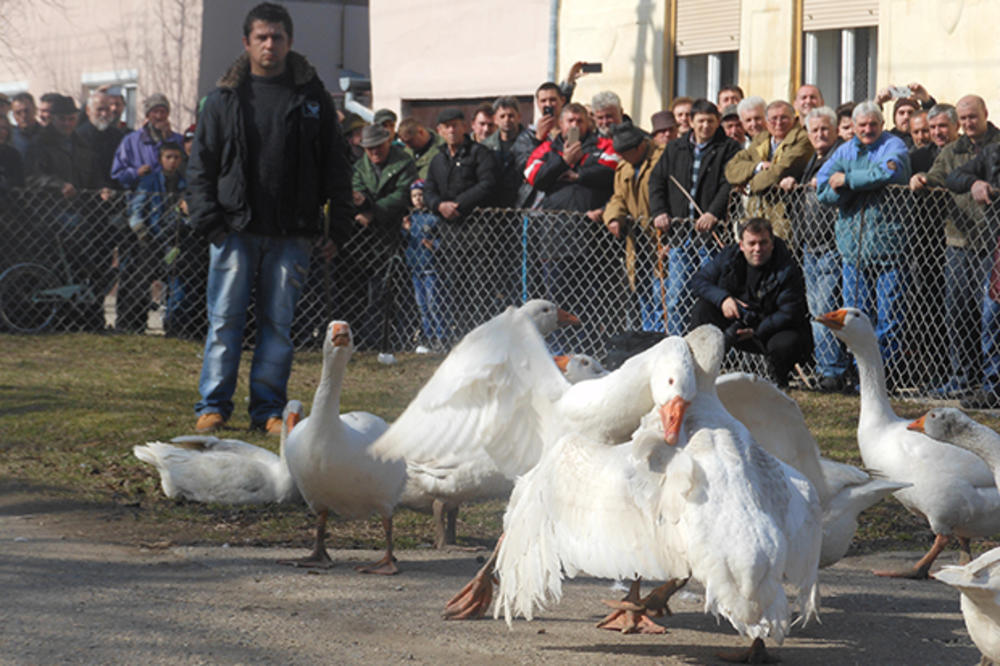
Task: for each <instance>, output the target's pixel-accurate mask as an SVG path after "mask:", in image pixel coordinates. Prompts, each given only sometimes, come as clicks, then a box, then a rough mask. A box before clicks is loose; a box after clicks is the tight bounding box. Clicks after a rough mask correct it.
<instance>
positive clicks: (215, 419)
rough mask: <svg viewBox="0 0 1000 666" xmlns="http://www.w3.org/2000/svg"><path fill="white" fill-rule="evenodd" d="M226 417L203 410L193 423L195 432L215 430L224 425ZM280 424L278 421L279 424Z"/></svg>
mask: <svg viewBox="0 0 1000 666" xmlns="http://www.w3.org/2000/svg"><path fill="white" fill-rule="evenodd" d="M225 423H226V419H224V418H222V414H218V413H216V412H205V413H204V414H202V415H200V416H199V417H198V422H197V423H195V425H194V430H195V432H202V433H205V432H215V431H216V430H218V429H220V428H221V427H222V426H223V425H225ZM278 425H281V423H280V421H279V424H278Z"/></svg>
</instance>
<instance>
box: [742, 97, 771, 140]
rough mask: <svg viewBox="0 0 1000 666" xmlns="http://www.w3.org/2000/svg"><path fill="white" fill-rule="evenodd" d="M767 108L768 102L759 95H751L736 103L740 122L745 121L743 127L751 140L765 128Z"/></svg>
mask: <svg viewBox="0 0 1000 666" xmlns="http://www.w3.org/2000/svg"><path fill="white" fill-rule="evenodd" d="M765 108H767V102H765V101H764V98H763V97H760V96H758V95H751V96H750V97H747V98H746V99H742V100H740V103H739V104H737V105H736V113H738V114H739V116H740V122H741V123H743V129H744V131H745V132H746V134H747V137H748V138H749V139H750V140H753V138H754V137H755V136H757V134H758V133H759V132H762V131H764V129H765V126H766V123H765V121H764V116H765V111H764V110H765ZM747 146H749V144H747ZM747 146H744V148H746V147H747Z"/></svg>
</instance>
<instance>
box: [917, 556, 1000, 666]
mask: <svg viewBox="0 0 1000 666" xmlns="http://www.w3.org/2000/svg"><path fill="white" fill-rule="evenodd" d="M932 575H933V576H934V578H936V579H938V580H939V581H941V582H942V583H947V584H948V585H951V586H952V587H954V588H955V589H957V590H958V591H959V592H961V593H962V600H961V602H960V603H961V608H962V617H963V618H965V627H966V629H968V630H969V637H970V638H971V639H972V642H973V643H975V644H976V647H977V648H979V651H980V652H982V653H983V659H982V661H980V664H984V665H986V664H998V663H1000V603H998V600H1000V548H994V549H993V550H988V551H986V552H985V553H983V554H982V555H980V556H979V557H977V558H976V559H974V560H972V561H971V562H969V563H968V564H966V565H964V566H960V567H956V566H945V567H942V568H941V570H940V571H936V572H934V573H933V574H932Z"/></svg>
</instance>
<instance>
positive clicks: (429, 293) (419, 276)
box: [410, 268, 448, 343]
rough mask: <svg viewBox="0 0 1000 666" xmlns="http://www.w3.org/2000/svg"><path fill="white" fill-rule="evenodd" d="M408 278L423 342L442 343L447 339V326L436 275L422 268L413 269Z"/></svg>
mask: <svg viewBox="0 0 1000 666" xmlns="http://www.w3.org/2000/svg"><path fill="white" fill-rule="evenodd" d="M410 278H411V280H412V281H413V297H414V299H415V300H416V302H417V308H418V309H419V310H420V328H421V330H422V331H423V334H424V341H425V342H428V343H431V342H444V341H445V340H446V339H447V338H448V325H447V323H446V322H445V318H444V304H443V303H442V302H441V300H442V299H441V293H440V286H439V285H438V276H437V273H436V272H434V271H433V270H425V269H422V268H419V269H413V272H412V273H411V274H410Z"/></svg>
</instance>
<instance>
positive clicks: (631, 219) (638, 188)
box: [604, 111, 672, 331]
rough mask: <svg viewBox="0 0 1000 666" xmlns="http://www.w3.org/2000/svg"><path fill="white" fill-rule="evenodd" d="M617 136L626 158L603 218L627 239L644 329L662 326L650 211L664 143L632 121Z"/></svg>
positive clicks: (617, 148) (616, 234) (630, 271)
mask: <svg viewBox="0 0 1000 666" xmlns="http://www.w3.org/2000/svg"><path fill="white" fill-rule="evenodd" d="M667 113H670V112H669V111H668V112H667ZM671 117H672V114H671ZM612 138H613V140H614V148H615V152H616V153H618V156H619V157H621V160H620V161H619V162H618V166H617V167H616V168H615V191H614V194H612V195H611V199H610V200H608V203H607V205H606V206H605V207H604V224H605V225H606V226H607V228H608V231H610V232H611V234H612V235H613V236H614V237H615V238H623V239H624V240H625V268H626V272H627V274H628V282H629V288H630V289H631V290H632V291H633V292H636V295H637V296H638V298H639V307H640V311H641V313H642V328H643V330H646V331H662V330H663V307H662V304H661V297H660V285H659V283H660V276H659V275H658V274H657V272H656V271H657V261H656V230H655V229H653V225H652V219H651V217H650V215H649V175H650V174H651V173H652V171H653V167H654V166H656V162H657V161H658V160H659V159H660V155H662V154H663V147H661V146H658V145H657V144H656V143H654V142H653V141H652V140H651V139H650V138H649V137H648V136H647V135H646V133H645V132H643V131H642V130H641V129H639V128H638V127H634V126H633V125H632V123H629V122H625V123H622V124H621V125H618V126H616V127H615V129H614V131H613V132H612Z"/></svg>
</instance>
